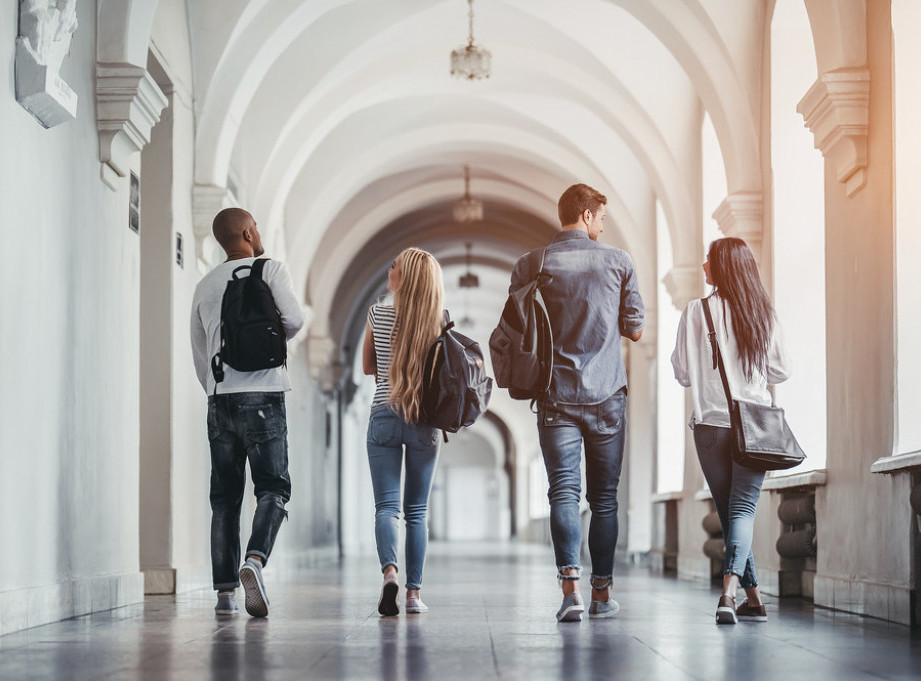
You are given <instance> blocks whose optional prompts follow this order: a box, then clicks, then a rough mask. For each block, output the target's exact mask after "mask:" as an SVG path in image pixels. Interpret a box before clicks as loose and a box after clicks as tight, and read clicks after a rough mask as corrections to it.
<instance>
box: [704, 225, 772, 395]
mask: <svg viewBox="0 0 921 681" xmlns="http://www.w3.org/2000/svg"><path fill="white" fill-rule="evenodd" d="M707 259H708V260H709V261H710V278H711V279H712V280H713V285H714V287H716V294H717V295H718V296H719V297H720V298H721V299H722V300H723V304H724V305H729V310H730V312H731V313H732V331H733V334H734V335H735V339H736V343H737V344H738V346H739V356H740V358H741V359H742V368H743V369H744V370H745V375H746V376H747V377H748V378H749V380H750V379H751V377H752V375H753V374H754V372H755V371H756V370H757V371H758V372H760V373H762V374H763V373H765V370H766V369H767V355H768V349H769V348H770V345H771V333H772V332H773V330H774V319H775V313H774V306H773V305H772V304H771V299H770V298H768V294H767V291H765V290H764V285H763V284H762V283H761V277H759V276H758V265H757V264H755V256H754V255H752V252H751V250H750V249H749V248H748V245H747V244H746V243H745V242H744V241H742V240H741V239H736V238H734V237H728V238H726V239H717V240H716V241H714V242H713V243H712V244H710V252H709V253H708V254H707Z"/></svg>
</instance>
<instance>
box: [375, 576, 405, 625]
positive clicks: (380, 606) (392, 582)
mask: <svg viewBox="0 0 921 681" xmlns="http://www.w3.org/2000/svg"><path fill="white" fill-rule="evenodd" d="M399 590H400V585H399V584H397V580H396V578H391V579H385V580H384V586H383V587H382V588H381V599H380V600H379V601H378V602H377V611H378V612H379V613H380V614H381V615H383V616H384V617H393V616H394V615H399V614H400V606H399V604H398V603H397V592H398V591H399Z"/></svg>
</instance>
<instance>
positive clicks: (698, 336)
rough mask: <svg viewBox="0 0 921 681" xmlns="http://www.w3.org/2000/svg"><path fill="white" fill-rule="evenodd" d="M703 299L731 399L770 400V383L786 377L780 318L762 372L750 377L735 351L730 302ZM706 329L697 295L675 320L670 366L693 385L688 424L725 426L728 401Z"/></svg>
mask: <svg viewBox="0 0 921 681" xmlns="http://www.w3.org/2000/svg"><path fill="white" fill-rule="evenodd" d="M707 302H708V303H709V305H710V314H711V315H712V316H713V327H714V330H715V331H716V336H717V339H718V341H719V345H720V351H721V353H722V355H723V365H724V366H725V367H726V378H727V380H728V381H729V390H730V392H731V393H732V397H733V399H736V400H745V401H747V402H754V403H756V404H765V405H767V404H771V393H770V392H768V389H767V386H768V384H770V385H774V384H776V383H783V382H784V381H786V380H787V379H788V378H789V377H790V368H789V365H788V362H787V357H786V354H785V352H784V348H783V336H782V332H781V329H780V323H779V322H777V321H775V322H774V330H773V333H772V335H771V344H770V347H769V348H768V356H767V366H766V368H765V374H761V373H759V372H757V371H755V372H754V375H753V376H752V378H751V380H749V379H748V378H747V377H746V376H745V370H744V369H743V367H742V359H741V357H739V346H738V345H737V344H736V340H735V338H734V337H733V334H732V313H731V312H730V310H729V306H728V305H726V306H724V305H723V304H722V300H721V299H720V298H719V297H718V296H711V297H710V298H708V299H707ZM724 307H725V317H724V314H723V311H724ZM708 334H709V330H708V329H707V319H706V317H704V311H703V307H702V305H701V301H700V300H699V299H697V300H692V301H691V302H690V303H688V306H687V307H686V308H685V309H684V312H683V313H682V315H681V321H680V323H679V324H678V338H677V340H676V341H675V351H674V352H673V353H672V367H673V368H674V370H675V378H676V379H677V380H678V382H679V383H680V384H681V385H683V386H685V387H689V388H691V402H692V404H693V406H694V414H693V416H691V421H690V426H691V428H693V427H694V425H695V424H697V423H702V424H704V425H707V426H722V427H724V428H729V427H730V423H729V406H728V405H727V403H726V393H725V392H724V390H723V383H722V381H721V380H720V372H719V370H718V369H714V368H713V353H712V350H711V348H710V341H709V340H708V338H707V336H708Z"/></svg>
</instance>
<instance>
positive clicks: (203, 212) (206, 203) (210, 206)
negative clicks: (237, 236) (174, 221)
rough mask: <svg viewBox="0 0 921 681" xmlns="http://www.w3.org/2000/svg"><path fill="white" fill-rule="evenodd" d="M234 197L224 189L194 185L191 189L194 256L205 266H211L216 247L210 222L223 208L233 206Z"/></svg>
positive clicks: (211, 185)
mask: <svg viewBox="0 0 921 681" xmlns="http://www.w3.org/2000/svg"><path fill="white" fill-rule="evenodd" d="M235 205H237V204H236V200H235V198H234V195H233V194H232V193H231V192H230V190H228V189H227V188H226V187H218V186H216V185H213V184H196V185H194V186H193V187H192V228H193V230H194V232H195V255H196V256H197V257H198V259H199V260H200V261H201V262H202V263H203V264H204V265H205V266H208V267H210V266H211V265H212V264H213V262H212V261H213V260H214V258H213V257H212V254H213V251H214V249H215V247H216V245H217V242H215V241H214V237H213V236H212V235H211V222H212V221H213V220H214V216H215V215H217V214H218V213H219V212H220V211H222V210H223V209H224V208H230V207H232V206H235Z"/></svg>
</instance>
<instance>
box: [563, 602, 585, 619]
mask: <svg viewBox="0 0 921 681" xmlns="http://www.w3.org/2000/svg"><path fill="white" fill-rule="evenodd" d="M583 612H585V606H584V605H582V604H581V603H580V604H578V605H570V606H569V607H568V608H566V609H565V610H563V611H562V612H558V613H557V615H556V621H557V622H581V621H582V613H583Z"/></svg>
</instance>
